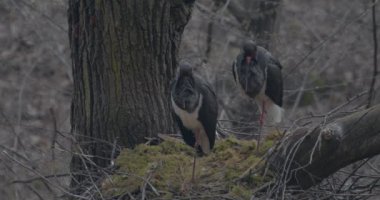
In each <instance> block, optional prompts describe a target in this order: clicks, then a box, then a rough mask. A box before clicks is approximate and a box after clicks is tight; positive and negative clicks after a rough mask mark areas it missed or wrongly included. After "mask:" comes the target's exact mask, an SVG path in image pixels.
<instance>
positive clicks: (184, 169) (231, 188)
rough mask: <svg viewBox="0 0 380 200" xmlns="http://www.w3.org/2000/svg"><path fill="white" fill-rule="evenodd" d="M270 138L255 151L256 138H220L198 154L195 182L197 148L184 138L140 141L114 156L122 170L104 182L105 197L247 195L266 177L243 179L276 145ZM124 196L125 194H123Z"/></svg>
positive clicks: (241, 196) (206, 197)
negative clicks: (206, 151)
mask: <svg viewBox="0 0 380 200" xmlns="http://www.w3.org/2000/svg"><path fill="white" fill-rule="evenodd" d="M275 138H276V137H272V138H270V139H268V140H266V141H265V142H263V144H262V145H261V147H260V151H257V150H256V142H255V141H246V140H238V139H235V138H228V139H223V140H218V141H216V144H215V147H214V149H213V151H212V153H210V154H209V155H207V156H202V157H197V161H196V171H195V181H194V182H191V178H192V167H193V158H194V153H195V152H194V149H193V148H191V147H189V146H187V145H185V144H184V143H183V142H180V141H172V140H170V141H164V142H162V143H161V144H159V145H156V146H148V145H143V144H142V145H139V146H137V147H136V148H135V149H125V150H124V151H123V152H121V154H120V155H119V157H118V158H117V160H116V165H117V166H118V169H117V170H116V171H115V173H114V174H113V175H112V176H110V177H109V178H107V179H105V180H104V181H103V183H102V187H101V189H102V191H103V193H104V196H105V197H107V198H112V197H121V196H125V199H129V197H131V196H135V197H136V196H140V197H136V198H140V199H141V195H142V194H144V195H146V196H147V197H149V199H154V198H158V199H173V198H176V197H190V196H191V197H192V198H195V199H218V198H217V196H218V195H227V196H229V197H230V198H234V199H249V197H250V195H251V192H252V190H253V189H254V188H255V187H256V186H258V185H260V184H261V183H262V182H263V181H265V178H263V177H261V176H260V175H259V174H258V173H256V174H255V173H253V174H250V175H249V176H248V177H247V176H245V177H244V179H241V178H240V177H241V176H242V175H243V174H244V172H246V171H247V170H248V169H250V168H252V167H254V168H256V167H260V166H262V165H263V164H264V162H260V161H261V160H262V159H261V157H262V156H263V155H264V153H265V152H266V151H267V150H268V149H269V148H270V147H271V146H272V144H273V143H274V142H273V140H274V139H275ZM123 199H124V198H123Z"/></svg>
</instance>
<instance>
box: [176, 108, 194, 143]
mask: <svg viewBox="0 0 380 200" xmlns="http://www.w3.org/2000/svg"><path fill="white" fill-rule="evenodd" d="M173 118H174V121H176V123H177V125H178V128H179V130H180V131H181V134H182V138H183V140H184V141H185V143H186V144H187V145H189V146H191V147H194V145H195V137H194V134H193V132H192V131H191V130H190V129H187V128H186V127H185V126H184V125H183V123H182V121H181V119H180V118H179V117H178V116H177V115H176V114H175V113H174V112H173Z"/></svg>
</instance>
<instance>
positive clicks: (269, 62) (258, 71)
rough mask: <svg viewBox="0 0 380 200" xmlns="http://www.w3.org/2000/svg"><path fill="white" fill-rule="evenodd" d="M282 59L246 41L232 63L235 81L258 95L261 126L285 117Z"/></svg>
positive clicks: (274, 122) (247, 91)
mask: <svg viewBox="0 0 380 200" xmlns="http://www.w3.org/2000/svg"><path fill="white" fill-rule="evenodd" d="M281 69H282V66H281V64H280V62H279V61H278V60H277V59H276V58H274V57H273V56H272V54H271V53H269V52H268V51H267V50H266V49H264V48H263V47H260V46H258V45H256V43H255V42H253V41H247V42H246V43H245V44H244V45H243V48H242V51H241V53H240V54H239V55H238V56H237V58H236V60H235V61H234V64H233V70H232V71H233V75H234V79H235V82H236V83H237V84H238V85H239V87H240V88H241V89H242V90H243V91H244V93H245V94H246V95H247V96H248V97H250V98H253V99H255V101H256V103H257V104H258V106H259V109H260V129H261V128H262V126H263V125H264V124H270V125H274V124H276V123H280V122H281V121H282V118H283V113H284V110H283V108H282V96H283V82H282V74H281Z"/></svg>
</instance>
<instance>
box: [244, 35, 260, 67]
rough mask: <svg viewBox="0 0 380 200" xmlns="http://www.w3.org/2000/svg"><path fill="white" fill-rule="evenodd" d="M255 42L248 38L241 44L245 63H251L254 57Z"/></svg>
mask: <svg viewBox="0 0 380 200" xmlns="http://www.w3.org/2000/svg"><path fill="white" fill-rule="evenodd" d="M256 51H257V44H256V42H254V41H252V40H248V41H246V42H245V43H244V45H243V54H244V62H245V63H246V64H249V63H251V61H252V60H254V59H256Z"/></svg>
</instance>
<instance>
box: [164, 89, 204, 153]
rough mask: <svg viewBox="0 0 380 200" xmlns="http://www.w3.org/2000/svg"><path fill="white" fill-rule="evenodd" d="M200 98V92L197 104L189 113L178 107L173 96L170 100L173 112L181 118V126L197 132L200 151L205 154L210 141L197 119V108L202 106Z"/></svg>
mask: <svg viewBox="0 0 380 200" xmlns="http://www.w3.org/2000/svg"><path fill="white" fill-rule="evenodd" d="M202 98H203V96H202V94H201V95H200V97H199V101H198V105H197V107H196V108H195V110H194V111H193V112H192V113H189V112H187V111H186V110H182V109H181V108H180V107H178V106H177V104H176V103H175V102H174V100H173V98H172V99H171V101H172V106H173V109H174V112H175V114H176V115H178V117H179V118H180V119H181V121H182V124H183V126H185V127H186V128H187V129H190V130H191V131H192V132H193V133H195V132H196V131H198V132H199V134H200V135H199V136H200V138H199V139H200V141H198V142H199V143H200V144H199V145H201V147H202V151H203V152H204V153H206V154H207V153H209V152H210V142H209V140H208V137H207V135H206V132H205V129H204V127H203V125H202V123H201V122H200V121H199V120H198V115H199V110H200V108H201V106H202Z"/></svg>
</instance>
